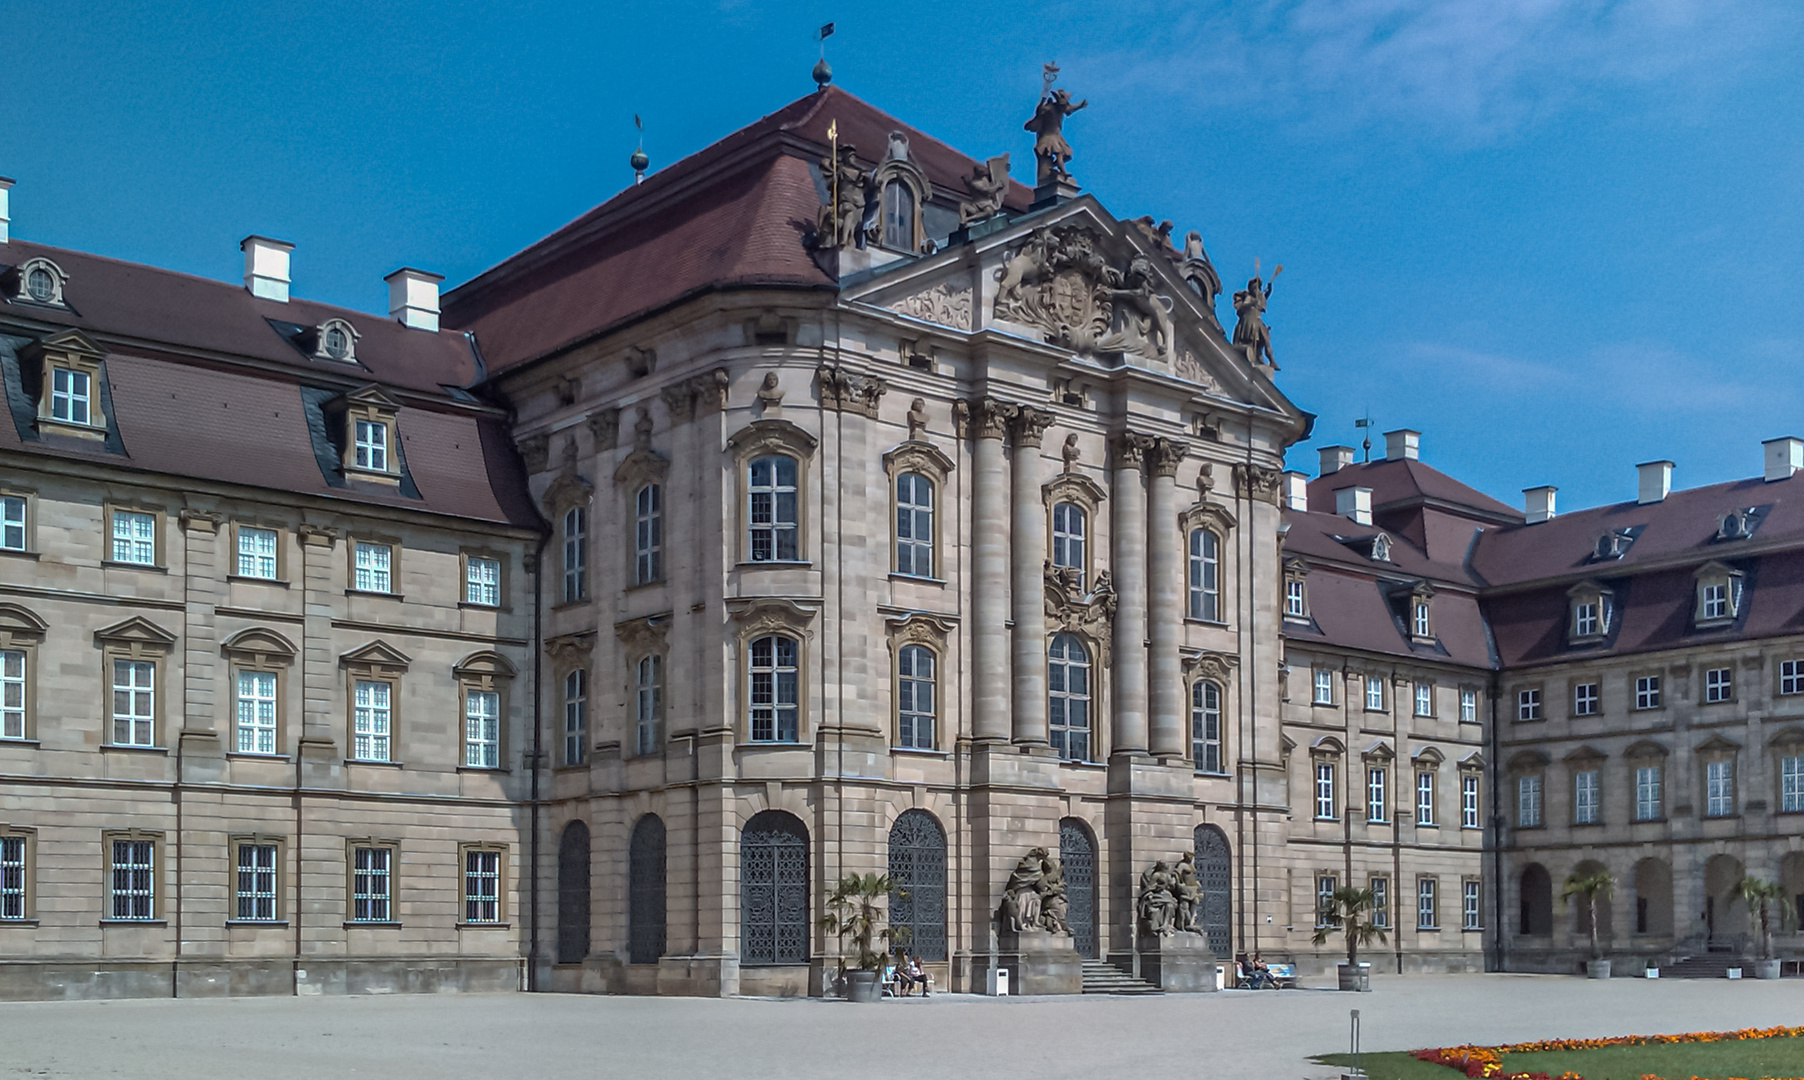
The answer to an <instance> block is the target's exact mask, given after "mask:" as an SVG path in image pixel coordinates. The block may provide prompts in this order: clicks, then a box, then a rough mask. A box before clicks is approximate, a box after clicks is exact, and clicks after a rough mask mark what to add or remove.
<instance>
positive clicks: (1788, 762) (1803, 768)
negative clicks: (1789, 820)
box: [1779, 754, 1804, 812]
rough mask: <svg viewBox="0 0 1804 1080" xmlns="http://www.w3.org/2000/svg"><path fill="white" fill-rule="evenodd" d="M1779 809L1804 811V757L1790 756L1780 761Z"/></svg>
mask: <svg viewBox="0 0 1804 1080" xmlns="http://www.w3.org/2000/svg"><path fill="white" fill-rule="evenodd" d="M1779 809H1780V810H1784V811H1788V812H1796V811H1800V810H1804V755H1799V754H1789V755H1787V756H1785V757H1782V758H1780V759H1779Z"/></svg>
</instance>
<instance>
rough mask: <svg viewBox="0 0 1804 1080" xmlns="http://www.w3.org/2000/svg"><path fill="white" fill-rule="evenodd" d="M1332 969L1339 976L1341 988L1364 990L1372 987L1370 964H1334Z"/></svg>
mask: <svg viewBox="0 0 1804 1080" xmlns="http://www.w3.org/2000/svg"><path fill="white" fill-rule="evenodd" d="M1334 970H1335V972H1336V973H1337V974H1338V975H1339V976H1340V988H1341V989H1342V990H1357V991H1361V992H1366V991H1370V990H1371V989H1372V965H1370V964H1336V965H1334Z"/></svg>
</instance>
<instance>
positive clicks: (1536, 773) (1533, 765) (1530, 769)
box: [1505, 750, 1553, 829]
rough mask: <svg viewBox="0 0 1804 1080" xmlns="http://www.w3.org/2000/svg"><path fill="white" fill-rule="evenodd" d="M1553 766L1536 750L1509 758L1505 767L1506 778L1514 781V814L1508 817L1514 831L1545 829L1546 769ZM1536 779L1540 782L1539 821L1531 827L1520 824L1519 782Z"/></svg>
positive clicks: (1550, 760) (1544, 755)
mask: <svg viewBox="0 0 1804 1080" xmlns="http://www.w3.org/2000/svg"><path fill="white" fill-rule="evenodd" d="M1551 764H1553V762H1552V759H1550V758H1549V757H1548V756H1547V755H1546V754H1544V753H1542V752H1540V751H1538V750H1524V751H1522V752H1520V753H1518V754H1517V755H1516V756H1515V757H1513V758H1511V759H1510V761H1509V764H1508V765H1507V766H1506V769H1507V772H1506V774H1505V775H1506V776H1508V777H1509V779H1510V780H1512V781H1514V783H1513V784H1512V785H1511V786H1512V798H1513V800H1514V802H1515V812H1514V813H1512V814H1511V815H1510V819H1511V827H1512V828H1516V829H1544V828H1546V827H1547V769H1548V766H1550V765H1551ZM1529 777H1536V778H1538V779H1539V780H1540V807H1539V810H1540V819H1539V820H1538V821H1536V822H1535V823H1534V824H1533V825H1524V824H1522V805H1521V781H1522V780H1524V779H1526V778H1529Z"/></svg>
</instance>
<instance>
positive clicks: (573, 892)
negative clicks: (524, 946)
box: [557, 821, 589, 964]
mask: <svg viewBox="0 0 1804 1080" xmlns="http://www.w3.org/2000/svg"><path fill="white" fill-rule="evenodd" d="M588 955H589V827H588V826H587V825H584V824H583V823H582V822H580V821H572V822H571V823H570V824H568V825H566V826H564V834H563V837H562V839H560V840H559V841H558V845H557V962H558V963H560V964H580V963H582V962H583V959H584V958H585V957H587V956H588Z"/></svg>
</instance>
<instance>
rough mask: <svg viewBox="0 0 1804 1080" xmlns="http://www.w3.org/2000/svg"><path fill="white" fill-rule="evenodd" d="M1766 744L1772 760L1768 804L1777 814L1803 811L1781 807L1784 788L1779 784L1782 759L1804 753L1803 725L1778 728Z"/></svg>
mask: <svg viewBox="0 0 1804 1080" xmlns="http://www.w3.org/2000/svg"><path fill="white" fill-rule="evenodd" d="M1766 745H1767V748H1768V749H1769V750H1771V751H1772V753H1771V754H1770V755H1769V756H1770V757H1771V758H1772V761H1773V797H1772V801H1771V802H1770V803H1768V805H1769V806H1771V807H1772V808H1773V811H1774V813H1778V814H1785V815H1792V814H1798V813H1804V811H1798V810H1785V809H1782V807H1783V806H1784V805H1785V801H1784V789H1783V787H1782V786H1781V785H1782V783H1783V773H1782V772H1781V763H1782V760H1783V759H1784V758H1788V757H1797V756H1800V755H1804V726H1799V725H1797V724H1792V725H1790V726H1787V727H1783V728H1780V729H1779V730H1778V731H1776V732H1774V733H1773V736H1772V738H1770V739H1768V740H1767V741H1766Z"/></svg>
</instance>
